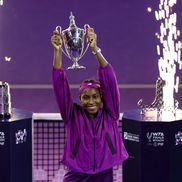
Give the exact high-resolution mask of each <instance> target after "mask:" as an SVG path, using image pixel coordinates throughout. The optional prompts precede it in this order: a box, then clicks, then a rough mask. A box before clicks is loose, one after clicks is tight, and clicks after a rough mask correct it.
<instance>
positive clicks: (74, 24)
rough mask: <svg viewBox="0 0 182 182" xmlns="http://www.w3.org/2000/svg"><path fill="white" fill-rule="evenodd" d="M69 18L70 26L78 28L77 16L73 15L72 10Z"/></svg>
mask: <svg viewBox="0 0 182 182" xmlns="http://www.w3.org/2000/svg"><path fill="white" fill-rule="evenodd" d="M69 19H70V25H69V27H71V28H73V27H75V28H76V27H77V26H76V23H75V17H74V16H73V13H72V12H70V17H69Z"/></svg>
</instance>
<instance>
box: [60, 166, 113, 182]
mask: <svg viewBox="0 0 182 182" xmlns="http://www.w3.org/2000/svg"><path fill="white" fill-rule="evenodd" d="M63 182H113V170H112V168H111V169H107V170H105V171H102V172H99V173H96V174H85V173H78V172H74V171H68V172H67V173H66V174H65V176H64V180H63Z"/></svg>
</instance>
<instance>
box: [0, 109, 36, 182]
mask: <svg viewBox="0 0 182 182" xmlns="http://www.w3.org/2000/svg"><path fill="white" fill-rule="evenodd" d="M0 161H1V164H0V181H2V182H32V113H31V112H28V111H24V110H20V109H12V117H11V118H9V119H0Z"/></svg>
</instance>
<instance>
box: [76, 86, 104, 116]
mask: <svg viewBox="0 0 182 182" xmlns="http://www.w3.org/2000/svg"><path fill="white" fill-rule="evenodd" d="M80 103H81V105H82V107H83V108H84V109H85V110H86V111H87V112H88V113H89V115H90V116H91V117H94V115H95V114H96V113H97V112H98V110H99V108H100V106H101V104H102V99H101V94H100V92H99V90H98V89H96V88H86V89H84V90H83V91H82V92H81V94H80Z"/></svg>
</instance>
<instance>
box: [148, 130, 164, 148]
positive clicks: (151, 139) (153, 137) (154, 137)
mask: <svg viewBox="0 0 182 182" xmlns="http://www.w3.org/2000/svg"><path fill="white" fill-rule="evenodd" d="M146 137H147V139H148V142H147V145H151V146H154V147H159V146H163V145H164V133H163V132H147V133H146Z"/></svg>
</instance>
